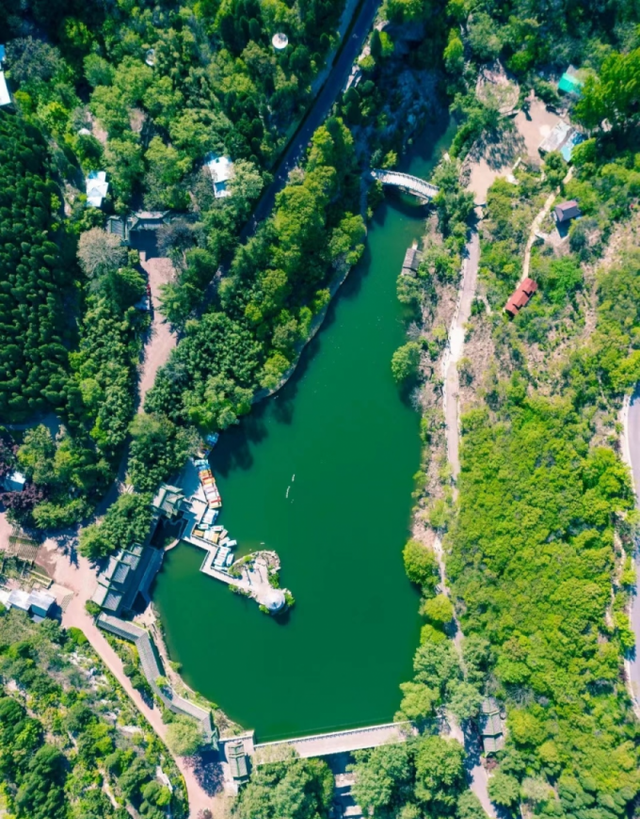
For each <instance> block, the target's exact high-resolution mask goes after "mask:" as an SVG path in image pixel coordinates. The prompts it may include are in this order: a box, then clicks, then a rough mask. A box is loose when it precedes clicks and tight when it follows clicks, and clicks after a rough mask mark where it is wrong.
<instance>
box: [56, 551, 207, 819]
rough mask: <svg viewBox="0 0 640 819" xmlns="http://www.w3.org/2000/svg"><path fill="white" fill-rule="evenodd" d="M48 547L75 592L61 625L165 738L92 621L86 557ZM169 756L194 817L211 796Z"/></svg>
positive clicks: (183, 762) (59, 576) (181, 761)
mask: <svg viewBox="0 0 640 819" xmlns="http://www.w3.org/2000/svg"><path fill="white" fill-rule="evenodd" d="M50 548H52V549H54V550H55V554H54V555H53V557H54V559H55V561H56V571H55V580H56V582H57V583H60V584H61V585H63V586H66V587H67V588H68V589H71V590H72V591H73V592H74V597H73V599H72V600H71V601H70V602H69V604H68V606H67V607H66V610H65V611H64V613H63V615H62V625H63V626H64V627H65V628H70V627H75V628H79V629H81V630H82V631H83V632H84V634H85V635H86V637H87V639H88V640H89V642H90V643H91V646H92V648H93V650H94V651H95V652H96V654H97V655H98V656H99V657H100V659H101V660H102V662H103V663H104V664H105V666H106V667H107V668H108V669H109V671H110V672H111V674H113V676H114V677H115V678H116V680H117V681H118V682H119V683H120V685H121V686H122V687H123V689H124V690H125V691H126V693H127V695H128V696H129V697H130V699H131V700H132V701H133V703H134V705H135V706H136V708H137V709H138V711H140V713H141V714H142V715H143V716H144V717H145V718H146V719H147V721H148V722H149V724H150V725H151V727H152V728H153V730H154V731H155V732H156V733H157V734H158V736H159V737H160V738H161V739H162V740H165V738H166V733H167V726H166V725H165V724H164V723H163V722H162V717H161V714H160V711H159V710H158V709H157V708H150V707H149V706H148V705H147V704H146V703H145V701H144V700H143V699H142V697H141V696H140V693H139V692H138V691H136V689H135V688H134V687H133V686H132V685H131V681H130V680H129V678H128V677H127V676H126V675H125V673H124V671H123V667H122V660H121V659H120V657H118V655H117V654H116V652H115V651H114V650H113V648H111V646H110V645H109V643H108V642H107V640H106V639H105V636H104V634H103V633H102V632H101V631H100V629H99V628H98V627H97V626H96V624H95V623H94V621H93V617H91V616H90V615H89V614H88V613H87V611H86V609H85V603H86V601H87V600H88V599H89V597H90V595H91V593H92V591H93V589H94V587H95V582H96V580H95V572H94V570H93V569H92V568H91V565H90V564H89V561H88V560H86V559H85V558H83V557H82V556H81V555H78V556H77V560H76V562H72V561H71V560H69V558H68V557H66V556H65V555H63V554H62V553H61V552H60V551H59V550H57V548H56V545H55V544H51V545H50ZM172 756H173V759H174V761H175V763H176V765H177V766H178V769H179V770H180V773H181V774H182V776H183V778H184V781H185V784H186V787H187V795H188V799H189V811H190V814H189V815H190V816H191V817H194V819H195V816H196V814H197V813H198V811H199V810H203V809H205V808H211V797H210V796H209V795H208V794H207V793H206V792H205V791H204V790H203V788H202V786H201V785H200V783H199V781H198V779H197V778H196V777H195V775H194V773H193V771H192V770H191V768H190V767H189V764H188V760H187V759H185V758H184V757H179V756H175V755H173V754H172Z"/></svg>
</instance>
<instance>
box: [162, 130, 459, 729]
mask: <svg viewBox="0 0 640 819" xmlns="http://www.w3.org/2000/svg"><path fill="white" fill-rule="evenodd" d="M449 136H450V133H449V132H447V134H445V135H444V136H442V137H441V139H440V140H439V141H438V143H436V146H435V149H434V147H433V142H434V139H433V137H431V139H430V138H429V137H428V136H427V135H425V136H423V137H421V138H420V139H419V140H417V141H416V146H415V147H414V149H413V151H412V154H411V155H410V156H409V157H408V158H407V160H406V161H405V163H404V166H403V167H402V168H401V170H404V171H407V172H413V173H416V174H419V175H425V176H426V174H427V173H428V172H429V170H430V168H431V167H432V163H433V159H432V155H435V154H437V152H438V151H441V150H442V149H443V148H442V146H443V145H446V143H447V141H448V137H449ZM424 217H425V211H424V209H423V208H420V207H416V206H415V204H414V203H412V202H411V201H410V200H408V199H405V198H404V197H400V196H397V195H395V194H392V195H391V196H389V197H388V198H387V202H386V203H385V204H383V205H382V206H381V207H380V208H379V209H378V211H377V212H376V214H375V218H374V219H373V221H372V223H371V224H370V225H369V234H368V239H367V246H366V252H365V255H364V257H363V259H362V261H361V262H360V264H359V265H358V266H357V267H356V268H355V269H354V270H353V271H352V272H351V273H350V274H349V277H348V278H347V281H346V282H345V284H344V285H343V286H342V288H341V289H340V291H339V293H338V295H337V296H336V298H335V299H334V302H333V304H332V305H331V306H330V308H329V312H328V315H327V318H326V321H325V323H324V325H323V327H322V329H321V330H320V331H319V333H318V335H317V336H316V338H315V339H314V340H313V341H312V342H311V343H310V344H309V345H308V347H307V348H306V350H305V352H304V353H303V355H302V359H301V361H300V364H299V366H298V369H297V371H296V374H295V375H294V377H293V378H292V379H291V381H290V382H289V383H288V384H287V385H286V386H285V387H284V388H283V389H282V390H281V391H280V392H279V393H278V394H277V395H276V396H275V397H273V398H270V399H268V400H266V401H264V402H262V403H261V404H259V405H258V406H257V407H256V408H255V409H254V412H253V413H252V415H251V416H250V417H249V418H247V419H244V420H243V422H242V424H240V425H239V426H238V427H236V428H234V429H231V430H227V431H226V432H224V433H223V434H222V435H221V437H220V442H219V443H218V445H217V447H216V448H215V449H214V451H213V453H212V457H211V463H212V469H213V472H214V474H215V476H216V478H217V481H218V486H219V487H220V492H221V494H222V499H223V509H222V514H221V516H220V519H219V520H220V522H221V523H223V524H224V526H225V527H226V528H227V529H228V530H229V533H230V536H231V537H233V538H235V539H237V540H238V542H239V544H240V550H239V554H244V553H246V552H247V551H251V550H255V549H258V548H269V549H273V550H275V551H277V552H278V554H279V555H280V558H281V561H282V570H281V573H280V577H281V583H282V585H283V586H286V587H287V588H289V589H291V591H292V593H293V595H294V597H295V599H296V605H295V607H294V609H293V610H292V611H291V612H290V613H289V614H288V615H287V616H286V617H285V619H284V621H278V620H276V619H272V618H270V617H269V616H266V615H264V614H262V613H261V612H260V611H259V610H258V607H257V605H256V604H255V603H254V602H253V601H251V600H247V599H245V598H242V597H239V596H237V595H234V594H232V593H231V592H230V591H229V589H228V588H227V587H226V586H224V585H222V584H221V583H218V582H216V581H215V580H214V579H212V578H210V577H207V576H205V575H203V574H201V573H200V572H199V571H198V569H199V566H200V564H201V562H202V559H203V557H204V552H202V551H201V550H200V549H197V548H196V547H193V546H190V545H187V544H181V545H180V546H178V547H177V548H176V549H173V550H172V551H170V552H168V553H167V555H166V557H165V562H164V566H163V568H162V571H161V573H160V574H159V576H158V579H157V582H156V585H155V588H154V595H153V597H154V602H155V604H156V606H157V608H158V609H159V612H160V614H161V617H162V621H163V623H164V626H165V631H166V640H167V644H168V647H169V651H170V654H171V656H172V658H173V659H174V660H177V661H179V662H180V663H181V664H182V674H183V676H184V678H185V680H186V682H187V683H188V684H189V685H191V686H192V687H193V688H195V689H197V690H198V691H200V692H201V693H202V694H204V695H205V696H206V697H208V698H209V699H211V700H212V701H214V702H216V703H217V704H218V705H219V706H220V707H221V708H222V709H223V710H224V711H225V712H226V713H227V714H228V715H229V716H230V717H231V718H232V719H233V720H235V721H237V722H239V723H240V724H241V725H242V726H243V727H245V728H254V729H255V730H256V736H257V740H258V741H260V742H264V741H268V740H271V739H278V738H283V737H287V736H295V735H299V734H311V733H316V732H324V731H331V730H340V729H342V728H348V727H356V726H361V725H367V724H374V723H380V722H386V721H390V720H392V719H393V715H394V713H395V711H396V710H397V708H398V705H399V701H400V692H399V689H398V685H399V683H401V682H403V681H404V680H407V679H410V677H411V673H412V657H413V653H414V651H415V648H416V646H417V644H418V637H419V629H420V621H419V618H418V614H417V608H418V594H417V592H416V591H415V590H414V589H413V588H412V586H411V584H410V583H409V582H408V580H407V578H406V576H405V574H404V569H403V565H402V547H403V545H404V543H405V541H406V539H407V537H408V534H409V523H410V513H411V506H412V499H411V492H412V489H413V479H412V476H413V474H414V473H415V472H416V470H417V469H418V466H419V460H420V444H419V438H418V422H419V419H418V415H417V413H416V412H415V411H413V410H412V409H411V408H410V407H409V406H408V405H407V404H406V403H404V402H403V401H402V400H401V397H400V394H399V392H398V389H397V387H396V385H395V384H394V382H393V380H392V377H391V370H390V361H391V356H392V354H393V351H394V350H395V349H396V348H397V347H398V346H400V345H401V344H403V343H404V341H405V340H406V338H405V329H404V326H403V323H402V321H401V311H400V306H399V304H398V302H397V299H396V294H395V292H396V278H397V276H398V274H399V272H400V268H401V266H402V260H403V257H404V253H405V251H406V249H407V247H409V246H410V245H411V243H412V242H413V240H414V239H417V238H418V237H419V236H420V235H421V233H422V229H423V225H424ZM294 476H295V478H294Z"/></svg>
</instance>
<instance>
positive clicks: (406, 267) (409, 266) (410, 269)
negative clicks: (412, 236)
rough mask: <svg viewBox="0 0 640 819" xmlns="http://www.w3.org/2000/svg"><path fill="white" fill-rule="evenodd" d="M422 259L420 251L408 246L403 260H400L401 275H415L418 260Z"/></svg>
mask: <svg viewBox="0 0 640 819" xmlns="http://www.w3.org/2000/svg"><path fill="white" fill-rule="evenodd" d="M421 261H422V253H421V252H420V251H419V250H418V248H417V247H410V248H409V249H408V250H407V252H406V253H405V254H404V261H403V262H402V275H403V276H415V275H416V274H417V273H418V268H419V267H420V262H421Z"/></svg>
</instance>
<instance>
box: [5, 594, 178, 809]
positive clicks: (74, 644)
mask: <svg viewBox="0 0 640 819" xmlns="http://www.w3.org/2000/svg"><path fill="white" fill-rule="evenodd" d="M124 726H129V728H128V730H127V731H125V730H123V728H124ZM132 728H137V729H139V732H138V731H132V730H131V729H132ZM0 742H1V745H2V753H1V754H0V777H1V778H2V786H1V787H0V810H2V811H3V812H8V813H9V814H11V815H13V816H15V817H16V819H127V818H128V817H129V815H130V812H129V810H127V806H129V807H131V808H135V809H136V811H137V812H138V815H142V816H145V817H149V819H164V817H165V816H166V812H167V809H170V810H171V813H172V815H173V816H175V817H176V819H181V817H185V816H186V815H187V813H188V810H187V804H186V794H185V791H184V785H183V783H182V780H181V778H180V776H179V774H178V771H177V769H176V768H175V765H174V763H173V760H172V759H171V756H170V755H169V753H168V752H167V750H166V748H165V747H164V746H163V745H162V743H161V742H160V741H159V740H158V739H157V737H156V736H155V734H153V733H152V732H151V731H150V730H149V726H148V725H147V723H146V722H145V720H144V719H143V718H142V717H141V716H140V715H139V713H138V712H137V711H136V709H135V707H134V706H133V704H132V703H131V702H130V700H129V699H128V697H127V695H126V694H125V693H124V691H122V690H121V689H120V688H119V686H117V685H115V684H114V682H113V680H112V679H111V678H110V677H109V675H108V674H107V673H106V672H105V671H104V670H103V668H102V666H101V664H100V662H99V660H98V658H97V657H96V655H95V654H94V653H93V650H92V649H91V648H90V646H89V645H88V642H87V639H86V637H85V636H84V635H83V634H82V632H80V631H79V630H78V629H69V630H67V631H65V630H63V629H61V628H60V627H59V626H58V624H57V623H56V622H55V621H53V620H45V621H44V622H43V623H41V624H39V625H36V624H35V623H33V622H31V621H30V620H29V618H28V617H27V615H26V614H24V613H23V612H20V611H18V610H16V609H12V610H11V611H6V610H4V609H2V611H0ZM158 765H160V766H162V769H163V771H164V773H165V774H166V775H168V776H169V779H170V781H171V784H172V786H173V793H171V792H170V790H169V789H168V788H167V787H166V786H165V785H164V784H162V783H161V782H160V781H159V780H158V779H157V777H156V767H157V766H158ZM113 799H115V800H116V804H117V807H115V806H114V805H113V803H112V800H113Z"/></svg>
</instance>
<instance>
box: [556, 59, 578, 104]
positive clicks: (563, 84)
mask: <svg viewBox="0 0 640 819" xmlns="http://www.w3.org/2000/svg"><path fill="white" fill-rule="evenodd" d="M583 85H584V81H583V80H581V79H580V77H578V75H577V72H576V69H575V68H573V66H571V65H570V66H569V68H567V70H566V71H565V72H564V74H563V75H562V76H561V77H560V81H559V82H558V91H559V92H560V93H561V94H568V95H569V96H572V97H579V96H580V95H581V94H582V86H583Z"/></svg>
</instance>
